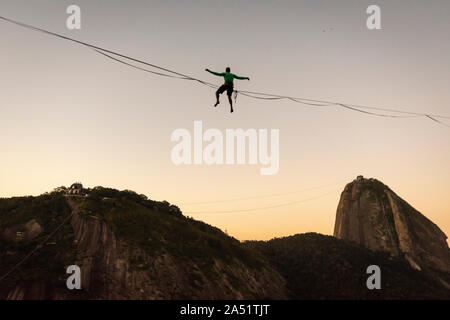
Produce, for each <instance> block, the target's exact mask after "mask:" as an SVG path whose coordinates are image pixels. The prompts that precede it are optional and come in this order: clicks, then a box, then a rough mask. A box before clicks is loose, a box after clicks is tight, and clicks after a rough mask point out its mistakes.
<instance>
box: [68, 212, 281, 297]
mask: <svg viewBox="0 0 450 320" xmlns="http://www.w3.org/2000/svg"><path fill="white" fill-rule="evenodd" d="M71 224H72V226H73V228H74V231H75V239H74V242H75V245H76V247H77V251H78V252H79V254H78V257H79V258H78V261H76V263H75V264H77V265H79V266H80V267H81V268H82V270H83V272H82V281H81V282H82V286H83V287H84V288H85V289H86V290H87V291H88V292H89V294H90V295H92V297H95V298H98V299H258V298H259V299H262V298H268V297H272V298H275V297H284V296H285V292H284V291H285V289H284V280H283V279H282V278H281V276H279V275H278V274H277V273H276V272H274V271H273V270H270V269H266V268H262V269H260V270H257V269H252V268H248V267H247V266H245V265H244V264H242V263H240V262H239V261H237V260H236V261H230V262H229V263H224V262H223V261H220V260H215V261H214V265H213V266H212V267H211V270H208V272H206V271H205V270H202V268H201V267H200V266H199V265H197V264H196V263H195V262H193V261H184V262H183V263H180V262H181V261H179V260H178V259H177V258H176V257H174V256H173V255H172V254H171V253H170V252H167V251H166V250H164V249H161V250H160V251H158V252H157V254H155V255H149V254H148V253H147V252H146V251H145V250H143V249H141V248H139V247H133V246H130V245H128V244H127V243H125V242H124V241H121V240H120V239H118V238H117V236H116V235H115V234H114V232H113V230H112V229H111V228H110V227H109V226H108V225H107V224H106V223H105V222H103V221H100V220H98V219H94V218H84V217H81V216H80V215H79V214H78V212H77V211H76V209H75V211H74V214H73V218H72V222H71ZM198 250H202V248H198ZM230 275H232V277H230Z"/></svg>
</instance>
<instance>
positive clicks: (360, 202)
mask: <svg viewBox="0 0 450 320" xmlns="http://www.w3.org/2000/svg"><path fill="white" fill-rule="evenodd" d="M334 236H335V237H337V238H339V239H344V240H350V241H354V242H356V243H358V244H361V245H363V246H365V247H367V248H369V249H371V250H380V251H385V252H388V253H390V254H391V255H393V256H396V257H400V256H401V257H404V258H405V259H406V260H408V262H409V263H410V264H411V266H412V267H413V268H415V269H417V270H429V271H436V272H443V273H450V250H449V248H448V244H447V242H446V239H447V236H446V235H445V234H444V233H443V232H442V231H441V229H439V227H438V226H437V225H436V224H434V223H433V222H431V221H430V220H429V219H427V218H426V217H425V216H424V215H422V214H421V213H420V212H419V211H417V210H416V209H414V208H413V207H412V206H411V205H409V204H408V203H407V202H406V201H405V200H403V199H401V198H400V197H399V196H398V195H397V194H395V193H394V192H393V191H392V190H391V189H390V188H389V187H388V186H386V185H384V184H383V183H382V182H380V181H378V180H376V179H365V178H363V177H362V176H358V178H357V179H356V180H354V181H352V182H350V183H349V184H347V185H346V187H345V189H344V191H343V192H342V194H341V198H340V201H339V205H338V208H337V212H336V222H335V228H334Z"/></svg>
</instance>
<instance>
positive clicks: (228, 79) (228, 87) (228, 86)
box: [205, 67, 250, 112]
mask: <svg viewBox="0 0 450 320" xmlns="http://www.w3.org/2000/svg"><path fill="white" fill-rule="evenodd" d="M205 71H208V72H209V73H212V74H213V75H216V76H219V77H223V78H224V80H225V83H224V84H223V85H221V86H220V87H219V89H217V91H216V99H217V101H216V104H215V105H214V107H217V105H218V104H219V103H220V100H219V95H221V94H222V93H224V92H225V91H226V92H227V96H228V102H229V103H230V107H231V110H230V112H233V111H234V110H233V100H231V95H232V94H233V91H234V84H233V80H234V79H239V80H250V78H249V77H239V76H237V75H235V74H232V73H231V69H230V67H227V68H226V69H225V72H221V73H219V72H214V71H211V70H209V69H205Z"/></svg>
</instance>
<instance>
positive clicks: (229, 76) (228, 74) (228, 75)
mask: <svg viewBox="0 0 450 320" xmlns="http://www.w3.org/2000/svg"><path fill="white" fill-rule="evenodd" d="M209 72H210V73H212V74H214V75H216V76H219V77H223V78H224V79H225V83H231V84H233V80H234V79H239V80H245V79H248V77H239V76H237V75H235V74H233V73H231V72H221V73H219V72H214V71H211V70H209Z"/></svg>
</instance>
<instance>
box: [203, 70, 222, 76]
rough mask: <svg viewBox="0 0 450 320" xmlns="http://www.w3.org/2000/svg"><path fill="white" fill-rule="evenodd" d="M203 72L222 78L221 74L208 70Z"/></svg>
mask: <svg viewBox="0 0 450 320" xmlns="http://www.w3.org/2000/svg"><path fill="white" fill-rule="evenodd" d="M205 71H208V72H209V73H212V74H213V75H216V76H219V77H220V76H222V74H221V73H218V72H214V71H211V70H209V69H205Z"/></svg>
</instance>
